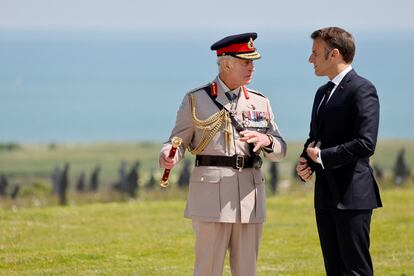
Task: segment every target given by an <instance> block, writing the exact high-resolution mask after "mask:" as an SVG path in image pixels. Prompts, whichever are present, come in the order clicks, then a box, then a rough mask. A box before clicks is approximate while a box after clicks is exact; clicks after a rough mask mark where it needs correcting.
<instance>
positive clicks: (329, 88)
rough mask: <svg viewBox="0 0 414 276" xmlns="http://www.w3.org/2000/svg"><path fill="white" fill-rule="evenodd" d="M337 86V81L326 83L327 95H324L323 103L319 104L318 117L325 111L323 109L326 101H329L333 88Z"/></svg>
mask: <svg viewBox="0 0 414 276" xmlns="http://www.w3.org/2000/svg"><path fill="white" fill-rule="evenodd" d="M334 87H335V83H333V82H331V81H330V82H328V83H327V85H326V90H325V96H324V97H323V100H322V103H321V104H320V106H319V109H318V117H319V114H321V113H322V112H323V110H324V109H325V106H326V103H327V102H328V99H329V96H330V95H331V92H332V89H333V88H334Z"/></svg>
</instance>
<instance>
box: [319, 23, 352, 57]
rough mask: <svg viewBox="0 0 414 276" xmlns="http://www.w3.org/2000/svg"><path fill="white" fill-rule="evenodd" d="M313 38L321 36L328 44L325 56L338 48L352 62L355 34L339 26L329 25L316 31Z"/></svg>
mask: <svg viewBox="0 0 414 276" xmlns="http://www.w3.org/2000/svg"><path fill="white" fill-rule="evenodd" d="M311 38H312V39H317V38H320V39H322V40H323V41H324V42H325V43H326V45H327V49H326V53H325V57H326V58H327V57H328V54H329V52H330V51H332V50H333V49H335V48H336V49H338V51H339V53H341V55H342V57H343V59H344V61H345V62H346V63H351V62H352V60H353V59H354V56H355V41H354V38H353V36H352V35H351V34H350V33H348V32H347V31H345V30H344V29H341V28H339V27H328V28H323V29H319V30H316V31H314V32H313V33H312V34H311Z"/></svg>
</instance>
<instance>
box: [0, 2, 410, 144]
mask: <svg viewBox="0 0 414 276" xmlns="http://www.w3.org/2000/svg"><path fill="white" fill-rule="evenodd" d="M0 3H1V7H2V8H1V9H0V61H1V62H0V133H1V135H0V142H22V143H50V142H59V143H60V142H95V141H144V140H145V141H157V142H161V141H164V140H165V139H167V138H168V136H169V132H170V129H171V127H172V125H173V123H174V120H175V114H176V111H177V108H178V106H179V104H180V102H181V100H182V98H183V97H184V95H185V93H186V92H187V91H189V90H191V89H193V88H196V87H199V86H201V85H204V84H206V83H208V82H209V81H211V80H212V79H213V78H214V77H215V76H216V74H217V65H216V60H215V55H214V52H212V51H210V50H209V46H210V45H211V44H212V43H213V42H214V41H217V40H218V39H220V38H222V37H223V36H225V35H228V34H232V33H240V32H248V31H256V32H258V33H259V37H258V39H257V40H256V43H255V44H256V47H257V48H258V50H259V51H260V53H261V54H262V56H263V58H262V59H261V60H259V61H257V62H256V64H255V65H256V72H255V74H254V77H253V82H252V83H251V85H249V87H251V88H253V89H256V90H259V91H261V92H262V93H264V94H265V95H266V96H267V97H269V98H270V100H271V102H272V105H273V106H272V107H273V110H274V113H275V115H276V122H277V123H278V125H279V128H280V130H281V132H282V134H283V136H284V137H286V138H287V139H289V140H300V141H302V140H304V139H305V137H306V135H307V132H308V128H309V120H310V109H311V103H312V101H313V97H314V93H315V91H316V89H317V88H318V87H319V86H321V85H323V84H324V83H325V82H326V81H327V79H326V78H318V77H315V76H314V74H313V68H312V65H311V64H309V63H308V62H307V60H308V57H309V54H310V49H311V44H312V41H311V39H310V38H309V35H310V33H311V32H312V31H313V30H315V29H317V28H320V27H325V26H329V25H338V26H341V27H344V28H346V29H348V30H349V31H351V32H352V33H353V34H354V35H355V38H356V42H357V54H356V58H355V62H354V64H353V66H354V68H355V70H356V71H357V72H358V73H359V74H361V75H362V76H365V77H366V78H368V79H369V80H371V81H372V82H373V83H374V84H375V85H376V87H377V90H378V94H379V96H380V103H381V122H380V135H379V136H380V138H413V137H414V130H413V129H412V128H410V127H408V125H409V124H410V122H412V121H413V120H414V115H413V114H412V112H411V110H412V107H411V106H412V103H414V96H413V93H411V92H412V91H411V90H412V88H411V86H410V82H409V80H410V78H411V76H412V69H411V66H410V65H411V62H412V61H413V60H414V54H413V52H412V50H411V49H412V47H413V46H414V23H413V19H412V17H411V16H410V14H409V11H410V10H411V11H412V10H413V8H414V5H413V3H411V2H410V1H399V5H391V4H388V3H376V2H374V1H365V2H364V3H358V4H356V3H357V2H356V1H350V5H347V6H346V7H343V8H342V10H341V13H339V14H338V12H335V13H332V12H331V11H332V5H331V4H328V3H329V1H313V2H312V4H310V3H305V4H301V9H296V7H297V6H298V3H299V2H297V1H296V2H295V1H293V2H291V3H285V4H283V5H276V4H275V3H273V2H272V1H268V2H266V1H264V2H258V3H257V4H255V9H254V11H253V10H251V11H249V14H246V13H245V8H243V6H244V7H245V5H246V4H247V2H246V3H244V4H243V3H242V2H240V1H238V2H237V3H239V4H237V5H236V3H235V2H231V1H230V2H225V3H219V2H217V1H216V2H214V1H213V2H211V1H210V2H209V3H208V4H206V3H204V4H201V5H202V6H200V7H195V4H193V3H192V2H189V1H178V2H177V3H176V4H175V5H174V6H172V4H167V6H165V5H164V4H163V6H159V5H161V4H160V3H158V4H157V2H153V3H146V4H145V5H144V4H140V5H138V4H134V3H132V2H129V1H119V2H118V1H117V2H115V1H113V2H111V1H104V2H99V3H100V4H99V6H100V7H101V8H100V9H99V10H95V9H94V7H95V6H94V5H98V2H97V1H89V2H88V4H82V5H81V2H80V1H63V2H60V4H59V5H56V4H54V2H53V1H37V2H36V5H34V4H32V2H30V1H19V3H17V2H15V1H1V0H0ZM82 3H83V2H82ZM374 3H375V5H373V4H374ZM394 4H395V3H394ZM168 5H170V6H168ZM218 6H220V7H221V8H220V9H217V7H218ZM23 7H24V9H23ZM80 7H82V8H80ZM356 7H358V9H357V8H356ZM226 11H231V12H230V13H229V14H226ZM241 15H242V16H241ZM350 15H352V20H350V17H349V16H350ZM230 18H231V19H230ZM404 80H405V81H404Z"/></svg>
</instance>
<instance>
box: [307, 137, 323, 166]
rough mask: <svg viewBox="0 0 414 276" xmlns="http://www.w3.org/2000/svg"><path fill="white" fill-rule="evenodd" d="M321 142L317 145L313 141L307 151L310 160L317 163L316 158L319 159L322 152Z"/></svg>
mask: <svg viewBox="0 0 414 276" xmlns="http://www.w3.org/2000/svg"><path fill="white" fill-rule="evenodd" d="M320 147H321V142H318V143H316V145H315V141H313V142H312V143H310V144H309V145H308V148H307V149H306V153H307V154H308V156H309V158H310V159H312V160H313V161H314V162H316V158H318V155H319V152H320V151H321V149H320Z"/></svg>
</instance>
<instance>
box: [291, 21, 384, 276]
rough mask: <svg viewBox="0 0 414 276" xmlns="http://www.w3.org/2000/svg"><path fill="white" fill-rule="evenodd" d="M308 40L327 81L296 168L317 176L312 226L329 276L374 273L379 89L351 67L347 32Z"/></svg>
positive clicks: (332, 30) (323, 32)
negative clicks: (372, 242) (372, 244)
mask: <svg viewBox="0 0 414 276" xmlns="http://www.w3.org/2000/svg"><path fill="white" fill-rule="evenodd" d="M311 38H312V39H313V47H312V54H311V56H310V57H309V62H310V63H312V64H313V66H314V70H315V74H316V75H317V76H327V77H328V78H329V80H330V81H329V82H328V83H327V84H325V85H323V86H321V87H320V88H319V89H318V91H317V92H316V95H315V99H314V102H313V108H312V118H311V124H310V132H309V138H308V139H307V141H306V143H305V145H304V150H303V152H302V154H301V157H300V159H299V161H298V163H297V165H296V171H297V173H298V175H299V176H300V178H301V179H302V180H303V181H308V180H310V179H311V178H312V174H313V172H315V173H316V180H315V214H316V224H317V227H318V233H319V239H320V243H321V248H322V254H323V258H324V262H325V269H326V273H327V275H373V266H372V261H371V256H370V252H369V245H370V237H369V232H370V224H371V216H372V209H374V208H377V207H381V206H382V203H381V198H380V194H379V190H378V186H377V183H376V181H375V179H374V177H373V173H372V169H371V167H370V165H369V157H370V156H371V155H373V154H374V151H375V146H376V142H377V134H378V124H379V101H378V95H377V91H376V89H375V86H374V85H373V84H372V83H371V82H370V81H368V80H366V79H364V78H362V77H360V76H359V75H358V74H357V73H356V72H355V71H354V70H353V69H352V66H351V63H352V60H353V58H354V54H355V43H354V39H353V37H352V35H351V34H350V33H348V32H347V31H345V30H343V29H341V28H337V27H329V28H324V29H320V30H317V31H315V32H313V33H312V35H311Z"/></svg>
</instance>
